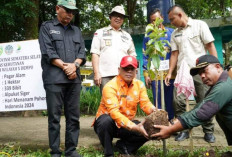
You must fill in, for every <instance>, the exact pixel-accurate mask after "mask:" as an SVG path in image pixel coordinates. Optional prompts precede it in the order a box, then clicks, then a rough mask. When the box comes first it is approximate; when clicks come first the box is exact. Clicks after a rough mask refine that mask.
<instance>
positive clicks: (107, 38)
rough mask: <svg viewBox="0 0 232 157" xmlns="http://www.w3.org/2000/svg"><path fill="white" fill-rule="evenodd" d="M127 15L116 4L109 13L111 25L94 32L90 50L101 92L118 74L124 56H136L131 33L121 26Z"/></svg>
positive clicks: (95, 78)
mask: <svg viewBox="0 0 232 157" xmlns="http://www.w3.org/2000/svg"><path fill="white" fill-rule="evenodd" d="M126 17H128V16H127V15H126V14H125V10H124V9H123V6H116V7H114V8H113V9H112V11H111V12H110V14H109V18H110V25H109V26H108V27H104V28H101V29H98V30H97V31H96V32H95V33H94V37H93V41H92V45H91V50H90V52H91V53H92V64H93V70H94V82H95V84H96V85H97V86H100V91H101V93H102V89H103V87H104V85H105V84H106V83H107V82H108V81H109V80H111V79H112V78H113V77H115V76H116V75H117V74H118V67H119V64H120V61H121V59H122V57H124V56H127V55H131V56H136V52H135V46H134V43H133V40H132V38H131V36H130V34H128V33H127V32H126V31H124V30H122V28H121V26H122V24H123V21H124V19H125V18H126Z"/></svg>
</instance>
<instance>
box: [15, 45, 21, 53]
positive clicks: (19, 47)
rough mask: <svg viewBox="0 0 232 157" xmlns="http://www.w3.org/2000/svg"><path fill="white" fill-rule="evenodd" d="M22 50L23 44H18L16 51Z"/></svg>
mask: <svg viewBox="0 0 232 157" xmlns="http://www.w3.org/2000/svg"><path fill="white" fill-rule="evenodd" d="M20 51H21V45H17V49H16V51H15V52H16V53H19V52H20Z"/></svg>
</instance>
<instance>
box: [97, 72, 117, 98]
mask: <svg viewBox="0 0 232 157" xmlns="http://www.w3.org/2000/svg"><path fill="white" fill-rule="evenodd" d="M114 77H115V76H108V77H102V78H101V85H100V92H101V95H102V90H103V87H104V86H105V85H106V83H107V82H109V81H110V80H112V79H113V78H114Z"/></svg>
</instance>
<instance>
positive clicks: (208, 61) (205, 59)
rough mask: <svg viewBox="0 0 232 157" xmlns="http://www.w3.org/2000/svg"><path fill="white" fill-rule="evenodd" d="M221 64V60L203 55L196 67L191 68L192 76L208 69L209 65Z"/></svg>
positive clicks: (197, 61)
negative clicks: (203, 69)
mask: <svg viewBox="0 0 232 157" xmlns="http://www.w3.org/2000/svg"><path fill="white" fill-rule="evenodd" d="M214 63H219V64H220V62H219V60H218V59H217V58H216V57H215V56H213V55H203V56H201V57H199V58H197V60H196V67H193V68H191V70H190V74H191V75H192V76H194V75H197V74H198V72H199V70H200V69H202V68H205V67H207V66H208V65H209V64H214Z"/></svg>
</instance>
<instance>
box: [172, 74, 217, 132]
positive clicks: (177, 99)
mask: <svg viewBox="0 0 232 157" xmlns="http://www.w3.org/2000/svg"><path fill="white" fill-rule="evenodd" d="M193 82H194V86H195V90H196V94H197V96H195V100H196V102H197V103H200V102H202V101H203V99H204V97H205V94H206V92H207V91H208V90H209V87H208V86H207V85H205V84H203V82H202V80H201V77H200V76H199V75H196V76H194V77H193ZM173 105H174V106H173V107H174V111H175V117H178V116H180V115H181V114H182V113H184V112H186V97H185V95H184V94H181V95H179V96H177V91H176V87H174V90H173ZM202 128H203V132H204V133H213V132H214V123H213V117H212V118H211V119H210V120H209V121H207V122H205V123H204V124H203V125H202Z"/></svg>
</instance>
